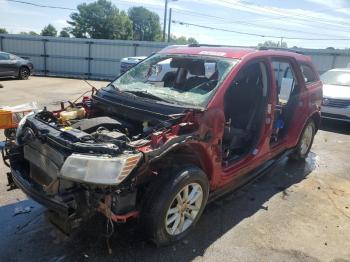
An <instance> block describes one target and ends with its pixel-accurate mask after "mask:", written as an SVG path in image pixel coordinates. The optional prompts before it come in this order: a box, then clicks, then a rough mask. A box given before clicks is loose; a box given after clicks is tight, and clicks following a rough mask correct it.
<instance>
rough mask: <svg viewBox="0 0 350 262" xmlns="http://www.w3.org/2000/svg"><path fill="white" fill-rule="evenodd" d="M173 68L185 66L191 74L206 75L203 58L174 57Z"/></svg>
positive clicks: (171, 65) (171, 64) (171, 63)
mask: <svg viewBox="0 0 350 262" xmlns="http://www.w3.org/2000/svg"><path fill="white" fill-rule="evenodd" d="M170 67H171V68H184V69H186V70H188V71H189V72H190V74H191V75H197V76H203V75H205V65H204V61H203V60H194V59H188V58H173V59H172V60H171V62H170Z"/></svg>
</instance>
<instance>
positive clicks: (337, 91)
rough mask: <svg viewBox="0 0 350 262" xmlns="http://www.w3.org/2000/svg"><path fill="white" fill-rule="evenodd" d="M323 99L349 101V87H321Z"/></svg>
mask: <svg viewBox="0 0 350 262" xmlns="http://www.w3.org/2000/svg"><path fill="white" fill-rule="evenodd" d="M323 97H330V98H338V99H350V86H339V85H323Z"/></svg>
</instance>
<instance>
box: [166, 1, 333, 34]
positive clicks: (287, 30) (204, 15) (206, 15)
mask: <svg viewBox="0 0 350 262" xmlns="http://www.w3.org/2000/svg"><path fill="white" fill-rule="evenodd" d="M173 9H175V8H173ZM175 10H176V12H177V13H180V14H183V15H191V16H193V15H195V16H200V17H205V18H208V17H210V18H213V19H216V20H221V21H228V22H229V23H235V24H240V25H248V26H254V27H260V28H264V29H266V28H267V29H274V30H280V31H284V32H294V33H300V34H313V35H319V36H327V37H335V36H334V35H329V34H323V33H315V32H307V31H302V30H296V29H287V28H281V27H274V26H267V25H259V24H256V23H250V22H245V21H238V20H231V19H225V18H222V17H218V16H214V15H209V14H203V13H198V12H194V11H187V10H186V11H185V10H179V9H175Z"/></svg>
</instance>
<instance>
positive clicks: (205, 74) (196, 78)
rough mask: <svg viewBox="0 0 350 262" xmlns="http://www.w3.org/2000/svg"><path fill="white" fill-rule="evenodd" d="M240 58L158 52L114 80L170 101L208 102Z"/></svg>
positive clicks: (130, 89)
mask: <svg viewBox="0 0 350 262" xmlns="http://www.w3.org/2000/svg"><path fill="white" fill-rule="evenodd" d="M237 61H238V60H236V59H228V58H222V57H206V56H188V55H186V56H185V55H167V54H155V55H153V56H151V57H150V58H148V59H146V60H144V61H143V62H141V63H139V64H137V65H136V66H135V67H133V68H132V69H130V70H129V71H127V72H126V73H125V74H123V75H122V76H120V77H119V78H118V79H117V80H115V81H114V82H113V83H112V86H114V87H115V88H116V89H118V90H119V91H122V92H129V93H133V94H134V95H136V96H142V97H147V98H150V99H155V100H159V101H165V102H168V103H174V104H179V105H190V106H200V107H203V106H205V105H206V104H207V103H208V101H209V100H210V98H211V97H212V95H213V94H214V92H215V90H216V89H217V88H218V87H219V85H220V84H221V83H222V81H223V80H224V79H225V77H226V76H227V74H228V73H229V72H230V70H231V69H232V68H233V66H234V65H235V64H236V63H237Z"/></svg>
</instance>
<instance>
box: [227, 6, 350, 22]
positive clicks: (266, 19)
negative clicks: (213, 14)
mask: <svg viewBox="0 0 350 262" xmlns="http://www.w3.org/2000/svg"><path fill="white" fill-rule="evenodd" d="M221 1H222V2H224V3H227V4H230V5H231V6H232V7H234V6H233V5H232V2H229V1H226V0H221ZM242 2H243V3H246V5H244V4H242V3H234V4H235V5H238V6H242V7H245V8H251V7H252V6H255V7H260V8H262V9H264V10H267V11H269V9H268V8H266V7H263V6H260V5H257V4H255V3H252V2H248V1H242ZM349 7H350V5H347V6H342V7H338V8H327V9H320V10H318V11H316V12H317V13H324V12H327V11H332V10H333V11H334V10H339V9H344V8H349ZM246 12H249V11H246ZM258 15H259V16H263V17H266V18H265V19H256V20H254V21H257V22H262V21H269V20H276V19H281V18H293V17H294V18H297V19H300V20H304V21H308V22H315V19H316V20H318V21H317V22H318V23H325V24H333V25H339V26H350V24H349V23H345V25H344V23H342V22H341V21H339V22H338V23H337V22H335V21H330V20H327V19H322V18H320V17H317V16H310V15H305V14H294V15H293V14H291V15H282V16H278V17H271V16H266V15H263V14H258ZM300 16H302V17H300ZM308 18H310V19H313V20H308ZM339 23H342V24H339Z"/></svg>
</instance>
